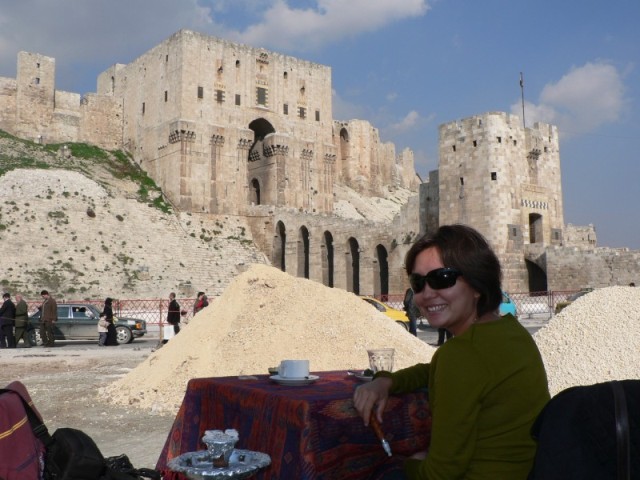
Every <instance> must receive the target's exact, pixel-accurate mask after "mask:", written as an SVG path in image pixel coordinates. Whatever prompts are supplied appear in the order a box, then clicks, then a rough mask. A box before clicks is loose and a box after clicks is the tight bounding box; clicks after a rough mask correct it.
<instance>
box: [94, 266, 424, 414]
mask: <svg viewBox="0 0 640 480" xmlns="http://www.w3.org/2000/svg"><path fill="white" fill-rule="evenodd" d="M381 347H393V348H395V350H396V352H395V369H399V368H404V367H407V366H410V365H413V364H415V363H417V362H428V361H430V359H431V356H432V355H433V353H434V352H435V349H434V348H432V347H430V346H429V345H427V344H425V343H424V342H422V341H421V340H418V339H417V338H416V337H414V336H413V335H410V334H409V333H408V332H407V331H406V330H404V329H403V328H402V327H401V326H399V325H397V324H396V323H395V322H393V321H391V320H390V319H389V318H388V317H386V316H385V315H384V314H382V313H380V312H378V311H377V310H376V309H375V308H373V307H372V306H371V305H369V304H367V303H366V302H364V301H363V300H361V299H360V298H358V297H357V296H355V295H354V294H352V293H349V292H346V291H344V290H340V289H337V288H328V287H325V286H323V285H321V284H319V283H316V282H313V281H310V280H306V279H300V278H296V277H293V276H291V275H289V274H287V273H284V272H282V271H280V270H278V269H276V268H273V267H270V266H267V265H259V264H254V265H252V266H251V268H249V270H248V271H246V272H244V273H242V274H240V275H238V276H237V277H236V278H235V279H234V280H233V281H232V283H231V284H230V285H229V286H228V287H227V288H226V289H225V291H224V292H223V294H222V295H221V296H220V297H219V298H218V299H217V300H216V301H215V302H213V303H212V304H211V305H210V306H209V307H208V308H206V309H204V310H202V311H201V312H200V313H198V314H197V315H196V316H195V317H194V318H193V319H192V320H191V321H190V322H189V324H188V325H186V326H185V327H184V328H183V329H182V331H181V332H180V334H179V335H177V336H176V337H174V338H173V339H171V340H170V341H169V342H168V343H167V344H166V345H165V346H163V347H162V348H161V349H159V350H157V351H156V352H154V353H153V354H152V355H150V356H149V357H148V358H147V359H146V360H145V361H144V362H143V363H142V364H140V365H139V366H138V367H137V368H135V369H134V370H132V371H131V372H129V373H128V374H127V375H126V376H125V377H123V378H121V379H119V380H117V381H116V382H114V383H112V384H111V385H109V386H107V387H105V388H104V389H103V391H102V393H103V394H104V395H106V396H107V397H108V398H109V399H110V400H112V401H113V402H115V403H117V404H121V405H137V406H139V407H141V408H146V409H151V410H152V411H156V412H166V413H172V414H173V413H175V412H177V410H178V408H179V406H180V403H181V402H182V398H183V396H184V392H185V388H186V384H187V382H188V381H189V380H190V379H191V378H199V377H219V376H231V375H252V374H266V373H267V369H268V368H269V367H272V366H277V365H278V364H279V362H280V360H283V359H285V358H289V359H301V358H304V359H309V360H310V367H311V371H312V372H321V371H323V370H325V371H326V370H343V369H349V368H356V369H364V368H367V367H368V357H367V352H366V350H367V349H368V348H381Z"/></svg>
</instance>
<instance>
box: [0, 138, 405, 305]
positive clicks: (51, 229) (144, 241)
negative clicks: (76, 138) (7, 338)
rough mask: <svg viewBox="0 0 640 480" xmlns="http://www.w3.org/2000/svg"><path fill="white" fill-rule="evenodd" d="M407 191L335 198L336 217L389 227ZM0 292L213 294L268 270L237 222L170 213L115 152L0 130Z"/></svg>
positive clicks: (124, 295) (139, 173)
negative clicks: (255, 270)
mask: <svg viewBox="0 0 640 480" xmlns="http://www.w3.org/2000/svg"><path fill="white" fill-rule="evenodd" d="M410 195H411V192H409V191H405V190H402V189H400V190H398V189H396V190H394V191H390V192H389V195H388V196H387V198H385V199H364V198H361V197H359V196H358V195H356V194H354V192H352V191H344V192H343V191H338V192H337V193H336V215H338V216H341V217H343V218H353V219H362V218H365V219H368V220H373V221H379V222H383V223H388V222H390V220H391V219H393V217H394V216H395V215H396V214H397V213H398V212H399V211H400V209H401V207H402V205H404V204H405V203H406V201H407V198H408V197H409V196H410ZM0 248H1V255H0V290H2V291H9V292H11V293H16V292H23V294H24V295H25V296H26V297H27V298H28V299H34V298H36V297H37V296H38V294H39V292H40V290H42V289H43V288H44V289H47V290H50V291H52V292H53V294H54V295H55V296H56V297H57V298H67V299H85V298H86V299H100V298H104V297H105V296H112V297H115V298H121V299H124V298H164V297H166V296H167V295H168V293H169V292H171V291H175V292H176V293H177V294H178V296H183V297H189V296H195V294H196V292H197V291H200V290H202V291H206V292H207V293H208V294H209V295H212V296H216V295H219V294H221V293H222V291H223V290H224V289H225V287H226V286H227V285H228V284H229V282H230V281H231V279H232V278H234V277H235V276H236V275H237V274H238V273H239V272H240V271H243V270H244V269H245V268H246V267H247V265H249V264H251V263H269V260H268V259H267V258H266V256H265V255H264V254H263V253H262V252H260V251H259V250H258V249H257V248H256V247H255V246H254V244H253V241H252V238H251V232H250V229H249V227H248V225H247V224H246V223H245V221H244V219H243V217H238V216H229V215H209V214H191V213H185V212H177V211H176V210H175V209H173V208H172V207H171V205H169V204H168V203H167V202H166V200H165V198H164V197H163V195H162V192H161V191H160V189H159V188H158V187H157V186H156V185H155V183H154V182H153V181H152V180H151V179H150V178H149V177H147V176H146V174H145V173H144V172H142V171H141V170H140V169H139V168H138V167H137V166H136V165H135V164H134V163H132V162H131V161H130V160H129V158H128V157H127V156H126V155H125V154H124V153H122V152H105V151H103V150H100V149H97V148H94V147H90V146H88V145H83V144H67V145H37V144H34V143H32V142H28V141H23V140H20V139H17V138H15V137H12V136H10V135H8V134H6V133H4V132H2V131H0Z"/></svg>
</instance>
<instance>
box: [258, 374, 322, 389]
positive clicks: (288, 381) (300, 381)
mask: <svg viewBox="0 0 640 480" xmlns="http://www.w3.org/2000/svg"><path fill="white" fill-rule="evenodd" d="M269 378H270V379H271V380H273V381H274V382H276V383H279V384H280V385H287V386H289V387H296V386H299V385H310V384H312V383H313V382H315V381H316V380H318V379H319V378H320V377H319V376H318V375H309V376H308V377H302V378H295V377H292V378H286V377H281V376H280V375H272V376H270V377H269Z"/></svg>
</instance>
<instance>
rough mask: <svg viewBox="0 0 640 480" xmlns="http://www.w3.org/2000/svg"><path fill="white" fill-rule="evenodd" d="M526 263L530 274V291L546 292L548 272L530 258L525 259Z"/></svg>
mask: <svg viewBox="0 0 640 480" xmlns="http://www.w3.org/2000/svg"><path fill="white" fill-rule="evenodd" d="M525 265H526V266H527V273H528V276H529V291H530V292H546V291H547V288H548V285H547V274H546V272H545V271H544V270H543V269H542V268H540V266H538V265H537V264H535V263H534V262H532V261H530V260H525Z"/></svg>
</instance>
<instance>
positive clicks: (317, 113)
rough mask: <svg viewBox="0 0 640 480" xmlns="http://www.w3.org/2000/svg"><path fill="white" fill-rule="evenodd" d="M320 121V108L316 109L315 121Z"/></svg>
mask: <svg viewBox="0 0 640 480" xmlns="http://www.w3.org/2000/svg"><path fill="white" fill-rule="evenodd" d="M319 121H320V110H316V122H319Z"/></svg>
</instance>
